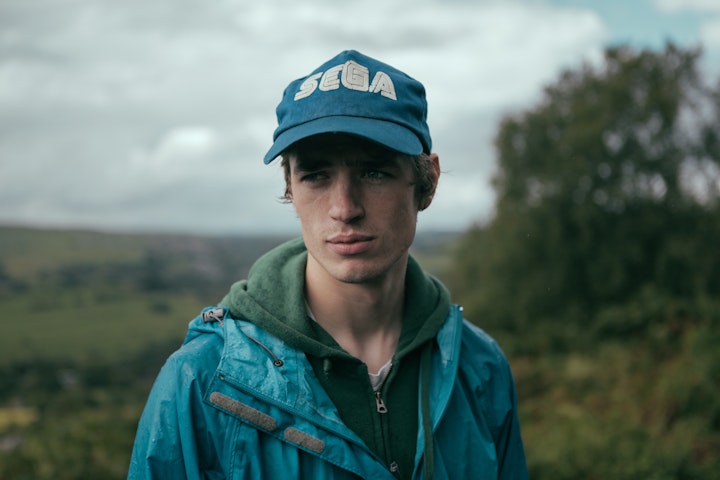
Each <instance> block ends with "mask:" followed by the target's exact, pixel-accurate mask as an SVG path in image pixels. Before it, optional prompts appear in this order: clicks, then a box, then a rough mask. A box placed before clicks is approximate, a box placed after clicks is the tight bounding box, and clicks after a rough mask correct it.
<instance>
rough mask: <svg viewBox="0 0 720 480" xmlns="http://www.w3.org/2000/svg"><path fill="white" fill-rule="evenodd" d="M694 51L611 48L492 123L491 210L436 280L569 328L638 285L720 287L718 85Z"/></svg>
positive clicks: (504, 320)
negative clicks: (446, 275)
mask: <svg viewBox="0 0 720 480" xmlns="http://www.w3.org/2000/svg"><path fill="white" fill-rule="evenodd" d="M699 58H700V51H699V50H682V49H679V48H677V47H675V46H674V45H672V44H670V45H667V46H666V47H665V49H664V51H661V52H653V51H641V52H637V51H634V50H632V49H630V48H626V47H614V48H609V49H608V50H606V52H605V56H604V60H603V61H602V62H600V63H599V64H591V63H587V64H585V65H583V66H582V68H580V69H578V70H568V71H565V72H564V73H562V74H561V75H560V78H559V80H558V81H557V82H556V83H555V84H553V85H550V86H548V87H547V88H546V89H545V92H544V98H543V99H542V101H541V102H540V103H539V104H538V105H537V106H536V107H534V108H532V109H530V110H528V111H526V112H523V113H520V114H518V115H512V116H508V117H506V118H505V119H504V120H503V121H502V123H501V125H500V128H499V133H498V134H497V137H496V149H497V153H498V170H497V174H496V177H495V178H494V182H493V185H494V188H495V190H496V194H497V204H496V215H495V217H494V219H493V220H492V221H491V222H490V223H489V224H488V225H485V226H478V227H476V228H474V229H472V231H470V232H468V233H467V235H465V237H464V238H463V240H462V241H461V242H460V244H459V246H458V248H457V251H456V254H457V261H456V262H455V263H456V264H457V265H458V269H457V273H456V274H454V275H453V277H452V278H450V279H449V280H448V281H449V283H450V284H451V286H452V287H453V291H454V292H456V294H457V295H458V299H459V300H460V301H462V302H463V303H464V304H465V305H466V308H467V310H468V311H469V312H470V316H471V317H472V318H475V319H478V321H479V323H481V324H482V325H483V326H485V327H486V328H488V329H489V330H491V331H493V332H494V333H497V334H498V335H500V336H502V335H503V334H505V333H512V332H515V331H519V330H520V329H522V330H524V331H526V330H527V329H528V328H535V327H548V328H550V329H551V330H552V332H556V333H558V334H560V335H561V336H563V335H565V336H573V337H574V336H575V334H576V333H577V332H580V331H586V330H587V328H588V326H589V325H590V324H591V322H592V320H593V319H595V318H596V317H597V314H598V312H599V311H600V310H602V309H604V308H606V307H607V306H608V305H618V304H624V303H625V302H628V301H630V300H631V299H635V298H638V297H642V296H643V295H647V292H648V291H651V292H653V294H658V295H660V294H661V295H669V296H672V297H673V298H675V297H678V298H683V299H696V298H698V297H704V296H711V295H717V294H718V293H720V248H717V245H718V239H720V127H719V125H720V100H719V99H720V87H715V88H712V87H709V86H707V85H706V84H704V83H703V81H702V77H701V75H700V72H699V65H698V63H699V62H698V59H699ZM607 318H610V317H607ZM639 323H640V325H635V327H638V328H642V326H643V325H642V322H639ZM560 325H562V327H563V328H562V329H558V328H557V327H558V326H560ZM608 328H610V329H611V330H612V329H618V328H619V329H623V328H634V327H633V325H630V324H624V325H608ZM561 340H562V339H561ZM547 341H548V342H551V341H553V336H552V335H549V336H548V338H547Z"/></svg>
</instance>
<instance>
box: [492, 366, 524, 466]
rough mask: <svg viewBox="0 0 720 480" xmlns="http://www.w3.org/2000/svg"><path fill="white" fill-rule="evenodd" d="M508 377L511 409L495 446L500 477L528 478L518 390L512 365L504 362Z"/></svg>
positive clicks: (504, 420) (502, 423)
mask: <svg viewBox="0 0 720 480" xmlns="http://www.w3.org/2000/svg"><path fill="white" fill-rule="evenodd" d="M504 370H505V373H506V378H507V382H508V383H507V386H508V390H509V391H508V397H507V398H508V400H509V402H510V409H509V410H508V411H507V413H506V415H505V417H504V419H503V421H502V422H501V423H500V429H499V431H498V436H497V438H496V440H495V448H496V452H497V458H498V479H500V480H527V479H528V478H529V475H528V470H527V463H526V460H525V448H524V447H523V441H522V437H521V434H520V421H519V420H518V408H517V392H516V388H515V380H514V379H513V375H512V372H511V370H510V365H509V364H508V363H507V360H505V362H504Z"/></svg>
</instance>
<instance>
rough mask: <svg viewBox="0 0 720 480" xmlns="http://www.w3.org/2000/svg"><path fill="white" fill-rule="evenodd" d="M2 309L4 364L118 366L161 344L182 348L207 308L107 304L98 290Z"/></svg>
mask: <svg viewBox="0 0 720 480" xmlns="http://www.w3.org/2000/svg"><path fill="white" fill-rule="evenodd" d="M98 297H99V298H100V300H99V301H98ZM2 305H3V317H4V320H3V322H2V325H1V326H0V364H4V363H9V362H12V361H23V360H37V359H38V358H42V359H45V360H54V359H55V360H60V359H62V360H74V361H79V362H83V363H85V362H89V361H97V360H101V361H103V362H105V361H115V360H117V361H120V360H122V358H123V357H124V356H128V355H131V354H133V353H135V352H138V351H141V350H143V349H144V348H146V347H148V346H151V345H153V344H155V343H158V342H167V340H168V339H172V338H177V339H178V342H179V341H180V340H181V339H182V338H184V335H185V332H186V329H187V324H188V322H189V321H190V320H191V319H192V318H193V316H194V315H196V314H197V313H199V311H200V309H201V308H202V307H203V306H204V305H202V304H201V302H200V301H199V300H197V299H196V298H193V297H190V296H185V295H171V294H161V293H154V294H150V293H134V294H133V295H132V296H131V295H118V296H116V297H115V298H107V299H105V298H103V296H102V290H100V289H98V290H97V291H82V290H81V291H58V292H54V293H51V294H50V295H48V292H31V293H29V294H24V295H18V296H16V297H14V298H11V299H6V300H4V301H3V302H2Z"/></svg>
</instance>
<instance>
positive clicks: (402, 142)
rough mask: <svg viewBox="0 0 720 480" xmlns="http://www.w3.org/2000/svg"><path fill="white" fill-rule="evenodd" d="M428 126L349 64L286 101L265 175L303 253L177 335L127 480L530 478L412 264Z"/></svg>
mask: <svg viewBox="0 0 720 480" xmlns="http://www.w3.org/2000/svg"><path fill="white" fill-rule="evenodd" d="M426 115H427V105H426V101H425V91H424V87H423V86H422V85H421V84H420V83H419V82H417V81H416V80H414V79H413V78H411V77H409V76H407V75H406V74H404V73H402V72H400V71H398V70H396V69H395V68H393V67H391V66H389V65H386V64H384V63H380V62H378V61H377V60H374V59H372V58H370V57H367V56H365V55H362V54H360V53H358V52H356V51H345V52H342V53H340V54H339V55H337V56H336V57H334V58H333V59H331V60H330V61H328V62H326V63H325V64H323V65H322V66H320V67H319V68H318V69H316V70H315V71H314V72H313V73H311V74H310V75H309V76H307V77H304V78H301V79H299V80H296V81H294V82H292V83H291V84H290V85H289V86H288V88H287V89H286V90H285V93H284V95H283V99H282V101H281V103H280V105H279V106H278V109H277V116H278V124H279V125H278V128H277V130H276V131H275V134H274V144H273V146H272V148H271V149H270V151H269V152H268V153H267V155H266V156H265V163H269V162H271V161H272V160H274V159H275V158H276V157H278V156H280V157H282V165H283V168H284V171H285V180H286V191H285V197H286V199H287V200H288V201H289V202H291V203H292V205H293V207H294V208H295V211H296V212H297V215H298V217H299V219H300V224H301V227H302V238H301V239H298V240H295V241H291V242H289V243H287V244H284V245H281V246H280V247H278V248H276V249H274V250H272V251H270V252H269V253H267V254H266V255H265V256H264V257H262V258H261V259H259V260H258V261H257V263H256V264H255V265H254V267H253V268H252V270H251V271H250V273H249V275H248V278H247V280H243V281H240V282H238V283H237V284H235V285H233V287H232V288H231V290H230V292H229V293H228V295H227V296H226V297H225V298H224V299H223V300H222V302H221V303H220V306H218V307H210V308H208V309H206V310H204V311H203V313H202V314H201V315H200V316H199V317H198V318H196V319H195V320H194V321H193V322H191V324H190V329H189V333H188V336H187V338H186V340H185V342H184V344H183V346H182V347H181V348H180V349H179V350H178V351H177V352H176V353H175V354H173V355H172V356H171V357H170V358H169V359H168V361H167V363H166V365H165V366H164V367H163V369H162V371H161V372H160V374H159V376H158V378H157V380H156V382H155V385H154V386H153V389H152V392H151V394H150V397H149V399H148V402H147V405H146V407H145V411H144V413H143V415H142V418H141V420H140V425H139V428H138V433H137V437H136V440H135V448H134V450H133V455H132V460H131V464H130V472H129V477H130V478H168V479H181V478H232V479H241V478H242V479H260V478H264V479H279V478H293V479H296V478H304V479H313V480H317V479H330V478H333V479H350V478H353V479H357V478H372V479H388V480H390V479H395V478H403V479H411V478H412V479H420V478H424V479H430V478H435V479H466V478H478V479H480V478H482V479H490V478H493V479H495V478H500V479H525V478H527V468H526V465H525V456H524V452H523V446H522V441H521V438H520V429H519V425H518V419H517V414H516V397H515V387H514V383H513V378H512V375H511V372H510V368H509V366H508V363H507V361H506V359H505V357H504V356H503V354H502V352H501V350H500V348H499V347H498V346H497V344H496V343H495V342H494V341H493V340H492V339H491V338H490V337H488V336H487V335H486V334H485V333H484V332H482V331H481V330H480V329H478V328H477V327H474V326H472V325H471V324H470V323H468V322H466V321H465V320H463V317H462V309H461V308H459V307H457V306H454V305H451V304H450V300H449V294H448V292H447V291H446V289H445V288H444V287H443V286H442V285H441V284H440V283H439V282H438V281H437V280H435V279H434V278H432V277H431V276H429V275H427V274H426V273H424V272H423V270H422V269H421V268H420V266H419V265H418V264H417V262H415V261H414V260H413V259H412V257H411V256H410V255H409V253H408V250H409V248H410V245H411V243H412V241H413V238H414V236H415V228H416V221H417V217H418V212H419V211H421V210H423V209H425V208H427V207H428V206H429V205H430V203H431V202H432V198H433V195H434V193H435V187H436V185H437V182H438V178H439V176H440V165H439V160H438V156H437V155H436V154H434V153H431V140H430V134H429V131H428V126H427V123H426Z"/></svg>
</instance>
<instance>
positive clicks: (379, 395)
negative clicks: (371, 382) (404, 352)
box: [374, 364, 393, 413]
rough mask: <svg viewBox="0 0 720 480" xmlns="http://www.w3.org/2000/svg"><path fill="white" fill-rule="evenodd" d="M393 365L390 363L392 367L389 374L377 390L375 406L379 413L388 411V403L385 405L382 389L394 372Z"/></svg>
mask: <svg viewBox="0 0 720 480" xmlns="http://www.w3.org/2000/svg"><path fill="white" fill-rule="evenodd" d="M392 369H393V365H392V364H390V368H389V369H388V372H387V375H385V378H383V381H382V383H381V384H380V386H379V387H378V389H377V390H375V392H374V393H375V408H376V410H377V412H378V413H387V411H388V409H387V405H385V401H384V400H383V398H382V391H383V388H385V383H386V382H387V380H388V378H390V374H391V373H392Z"/></svg>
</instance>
